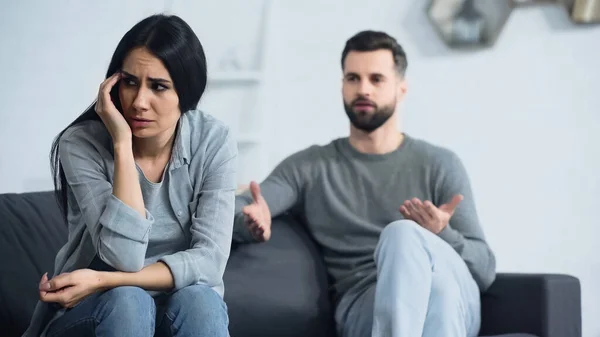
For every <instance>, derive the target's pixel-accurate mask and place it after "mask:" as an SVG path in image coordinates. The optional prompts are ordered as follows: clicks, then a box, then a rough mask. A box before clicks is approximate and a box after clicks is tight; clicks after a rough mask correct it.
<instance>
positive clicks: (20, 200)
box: [0, 192, 68, 336]
mask: <svg viewBox="0 0 600 337" xmlns="http://www.w3.org/2000/svg"><path fill="white" fill-rule="evenodd" d="M67 236H68V231H67V226H66V224H65V222H64V221H63V218H62V215H61V213H60V210H59V208H58V204H57V203H56V201H55V199H54V195H53V192H35V193H23V194H14V193H10V194H0V259H2V263H0V327H1V328H0V329H1V330H2V335H3V336H17V335H20V334H21V333H22V332H23V331H24V330H25V328H26V327H27V325H28V324H29V319H30V317H31V314H32V313H33V309H34V307H35V304H36V303H37V300H38V298H39V297H38V292H37V289H38V283H39V280H40V278H41V277H42V274H44V273H45V272H48V274H49V275H51V274H52V268H53V267H54V257H55V256H56V253H57V252H58V250H59V249H60V248H61V247H62V246H63V245H64V244H65V242H66V241H67Z"/></svg>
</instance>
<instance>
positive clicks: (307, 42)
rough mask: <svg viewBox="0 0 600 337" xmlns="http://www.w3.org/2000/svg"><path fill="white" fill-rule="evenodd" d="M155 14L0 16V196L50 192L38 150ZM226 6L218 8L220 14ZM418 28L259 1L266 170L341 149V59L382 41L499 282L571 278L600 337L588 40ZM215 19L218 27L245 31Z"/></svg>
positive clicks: (211, 35) (541, 33) (596, 159)
mask: <svg viewBox="0 0 600 337" xmlns="http://www.w3.org/2000/svg"><path fill="white" fill-rule="evenodd" d="M240 1H241V0H240ZM165 2H166V3H170V1H168V0H167V1H158V0H154V1H150V2H148V1H142V0H136V1H133V2H131V1H130V2H128V5H127V8H123V6H122V5H120V4H117V2H116V0H114V1H109V2H103V4H102V5H101V4H95V3H94V4H92V3H88V2H86V3H85V5H84V4H82V3H80V2H75V1H66V0H65V1H63V2H62V3H60V2H45V1H37V2H35V3H33V2H32V1H24V2H9V3H8V4H5V5H2V7H3V8H2V9H3V10H2V11H0V32H2V33H3V34H2V41H1V48H0V74H2V75H3V78H4V80H5V83H4V86H3V88H4V90H2V91H0V192H22V191H29V190H38V189H47V188H51V183H50V179H49V173H48V160H47V156H48V150H49V147H50V142H51V140H52V137H54V135H55V134H56V133H57V132H58V131H59V130H60V129H62V127H64V125H66V124H67V123H68V122H69V121H71V120H72V119H73V118H74V117H75V116H76V115H78V114H79V113H80V112H81V111H82V109H83V108H85V107H86V106H87V105H88V104H89V103H90V102H91V100H92V99H93V97H94V94H95V91H96V89H97V86H98V84H99V80H100V79H101V78H102V77H103V75H104V72H105V69H106V66H107V64H108V58H109V57H110V55H111V54H112V51H113V50H114V47H115V44H116V41H117V40H118V39H119V38H120V37H121V35H122V34H123V32H124V31H125V30H126V29H128V28H129V27H130V26H131V25H132V24H133V23H135V22H136V21H137V20H139V19H140V18H142V17H143V16H145V15H147V14H149V13H151V12H155V11H160V10H161V9H162V8H163V7H164V5H165V4H164V3H165ZM174 3H175V6H173V7H172V8H173V9H174V10H175V11H176V13H178V12H177V11H180V12H179V13H178V14H182V16H184V17H185V18H186V19H188V20H194V15H195V13H196V12H197V13H198V15H201V14H202V8H201V6H197V5H196V6H195V7H194V11H189V10H186V9H189V8H191V7H189V6H191V4H190V3H189V2H182V3H180V1H178V0H175V1H174ZM178 4H179V5H178ZM236 4H237V5H239V4H238V3H237V2H236V1H226V2H225V4H223V5H221V6H222V7H220V12H221V13H227V11H226V9H227V8H238V7H239V6H236ZM240 4H241V2H240ZM423 12H424V3H423V2H417V1H414V2H408V1H406V2H400V1H395V0H394V1H392V0H379V1H378V2H377V3H376V4H375V2H371V3H369V2H366V1H359V0H352V1H349V0H346V1H342V0H337V1H327V2H325V1H317V0H310V1H308V0H305V1H284V0H277V1H273V8H272V12H271V14H272V21H271V22H270V24H271V27H274V28H271V29H270V30H269V31H268V44H267V46H266V47H265V48H266V50H265V51H266V55H265V59H264V61H265V63H264V65H265V67H266V68H265V71H266V82H265V83H264V86H263V87H262V90H263V91H262V96H263V97H265V98H266V99H265V101H264V102H263V105H262V106H263V107H264V110H263V111H262V114H263V116H267V118H266V119H265V120H264V123H263V125H264V126H266V127H267V129H268V130H269V131H268V132H266V133H265V140H266V147H265V148H264V150H265V152H266V153H268V155H269V156H268V158H269V162H268V163H267V164H266V166H265V167H266V168H271V167H273V166H274V165H275V164H276V163H277V162H278V161H279V160H281V159H282V158H283V157H285V156H287V155H289V154H290V153H292V152H294V151H296V150H299V149H301V148H304V147H305V146H308V145H310V144H312V143H326V142H328V141H329V140H331V139H332V138H334V137H338V136H342V135H346V133H347V120H346V117H345V115H344V112H343V110H342V103H341V96H340V83H341V82H340V68H339V57H340V53H341V50H342V48H343V44H344V42H345V40H346V39H347V38H348V37H349V36H350V35H352V34H354V33H355V32H357V31H358V30H361V29H367V28H369V29H383V30H386V31H388V32H389V33H391V34H393V35H394V36H396V37H397V38H398V40H399V41H400V42H401V43H402V44H403V46H404V47H405V49H406V50H407V52H408V55H409V69H408V78H409V84H410V87H409V93H408V95H407V98H406V102H405V104H404V106H403V108H402V116H403V128H404V129H405V130H406V131H407V132H409V133H410V134H412V135H414V136H417V137H422V138H425V139H427V140H430V141H432V142H435V143H438V144H442V145H445V146H448V147H450V148H452V149H453V150H454V151H456V152H457V153H458V154H459V155H460V156H461V157H462V158H463V160H464V162H465V164H466V166H467V168H468V170H469V172H470V175H471V179H472V183H473V187H474V190H475V193H476V197H477V204H478V206H479V211H480V216H481V218H482V222H483V224H484V230H485V232H486V234H487V237H488V239H489V242H490V244H491V246H492V248H493V249H494V251H495V252H496V255H497V259H498V269H499V271H519V272H552V273H569V274H573V275H576V276H578V277H579V278H580V279H581V282H582V291H583V294H582V296H583V316H584V317H583V320H584V323H583V324H584V328H583V329H584V336H585V337H600V320H598V319H597V317H600V288H599V287H598V284H600V262H599V261H600V259H599V258H598V257H597V256H598V254H593V253H595V252H593V251H592V244H593V243H594V242H595V240H597V238H598V237H600V230H599V229H598V226H600V221H599V220H598V218H597V216H596V214H597V212H595V211H596V209H595V208H597V207H598V206H599V205H600V176H599V174H598V173H599V172H600V145H599V144H600V132H599V131H600V95H598V92H600V90H599V89H598V88H599V86H598V84H597V80H598V78H600V67H599V66H598V60H600V28H582V27H572V26H571V24H570V23H569V22H568V20H567V18H566V16H565V15H564V13H563V12H561V11H560V10H558V9H556V8H554V7H534V8H527V9H519V10H518V11H517V12H515V13H513V15H512V16H511V18H510V20H509V22H508V24H507V26H506V28H505V30H504V31H503V32H502V35H501V36H500V39H499V41H498V42H497V45H496V46H495V47H493V48H492V49H490V50H486V51H480V52H473V53H459V52H452V51H449V50H448V49H447V48H445V47H444V45H443V44H442V43H441V42H440V41H439V40H438V38H437V36H436V35H435V33H434V31H433V30H432V28H431V27H430V26H429V24H428V21H427V20H426V18H425V16H424V14H423ZM82 14H83V15H82ZM220 15H223V16H224V17H223V22H224V23H225V24H227V27H230V28H237V29H239V30H240V32H242V31H244V30H245V29H247V27H245V26H243V25H241V26H239V23H238V24H237V25H236V21H235V20H231V18H230V17H228V16H227V15H225V14H220ZM107 18H110V20H108V21H109V22H110V26H106V22H107ZM196 22H197V23H199V22H200V21H196ZM222 25H223V23H221V26H222ZM200 26H202V27H204V25H200ZM200 26H199V27H200ZM232 31H233V32H234V31H235V30H234V29H227V30H222V29H217V28H215V29H214V30H212V31H201V32H198V34H199V35H200V36H201V37H202V38H203V39H211V41H217V42H211V43H209V45H210V46H211V48H213V49H214V48H218V47H227V46H226V45H219V44H218V41H219V40H222V41H224V43H225V42H229V40H228V38H221V36H218V35H217V34H231V33H232ZM6 32H9V34H7V33H6ZM228 36H229V35H228ZM209 57H210V53H209ZM309 128H310V129H311V130H310V132H309V131H308V130H309ZM266 173H267V170H266V169H261V170H259V171H257V173H256V177H257V179H260V178H262V177H263V176H264V175H265V174H266ZM246 176H248V174H246Z"/></svg>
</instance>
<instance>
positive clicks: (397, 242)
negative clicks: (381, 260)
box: [376, 220, 427, 252]
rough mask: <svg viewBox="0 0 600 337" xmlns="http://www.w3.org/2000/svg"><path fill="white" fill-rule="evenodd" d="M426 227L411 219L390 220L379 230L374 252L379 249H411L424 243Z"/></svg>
mask: <svg viewBox="0 0 600 337" xmlns="http://www.w3.org/2000/svg"><path fill="white" fill-rule="evenodd" d="M424 231H426V229H424V228H423V227H421V226H420V225H419V224H417V223H416V222H414V221H412V220H398V221H394V222H391V223H390V224H388V225H387V226H385V228H384V229H383V231H382V232H381V234H380V236H379V243H378V244H377V248H376V252H378V251H380V250H386V251H387V250H390V249H394V250H398V249H401V250H412V249H413V248H417V247H420V246H422V245H424V244H425V235H427V233H425V232H424Z"/></svg>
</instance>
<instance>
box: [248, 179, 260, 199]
mask: <svg viewBox="0 0 600 337" xmlns="http://www.w3.org/2000/svg"><path fill="white" fill-rule="evenodd" d="M250 193H251V194H252V199H254V202H257V201H260V200H262V195H261V194H260V185H258V183H257V182H256V181H252V182H250Z"/></svg>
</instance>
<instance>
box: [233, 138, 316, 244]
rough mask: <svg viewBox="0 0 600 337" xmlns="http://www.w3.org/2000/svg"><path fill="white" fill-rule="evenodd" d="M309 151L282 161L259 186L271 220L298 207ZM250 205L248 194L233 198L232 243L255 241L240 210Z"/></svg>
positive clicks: (308, 163)
mask: <svg viewBox="0 0 600 337" xmlns="http://www.w3.org/2000/svg"><path fill="white" fill-rule="evenodd" d="M311 150H312V148H308V149H306V150H302V151H299V152H296V153H295V154H292V155H290V156H289V157H287V158H285V159H284V160H283V161H282V162H281V163H279V164H278V165H277V166H276V167H275V169H274V170H273V171H272V172H271V173H270V174H269V175H268V176H267V178H266V179H265V180H264V181H263V182H261V183H260V191H261V193H262V195H263V197H264V198H265V201H266V202H267V205H268V206H269V211H270V212H271V217H272V218H275V217H277V216H279V215H281V214H283V213H285V212H287V211H288V210H290V209H291V208H293V207H294V206H296V205H297V204H298V202H299V201H300V198H301V196H302V191H303V189H304V185H305V181H306V178H305V176H306V175H307V174H309V172H310V158H311V156H310V151H311ZM250 203H252V195H251V194H250V191H245V192H244V193H242V194H240V195H238V196H237V197H236V199H235V218H234V231H233V240H234V242H237V243H248V242H255V241H256V240H255V239H254V238H253V237H252V235H251V234H250V231H249V230H248V228H247V227H246V225H245V224H244V214H243V213H242V208H243V207H244V206H246V205H248V204H250Z"/></svg>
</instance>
